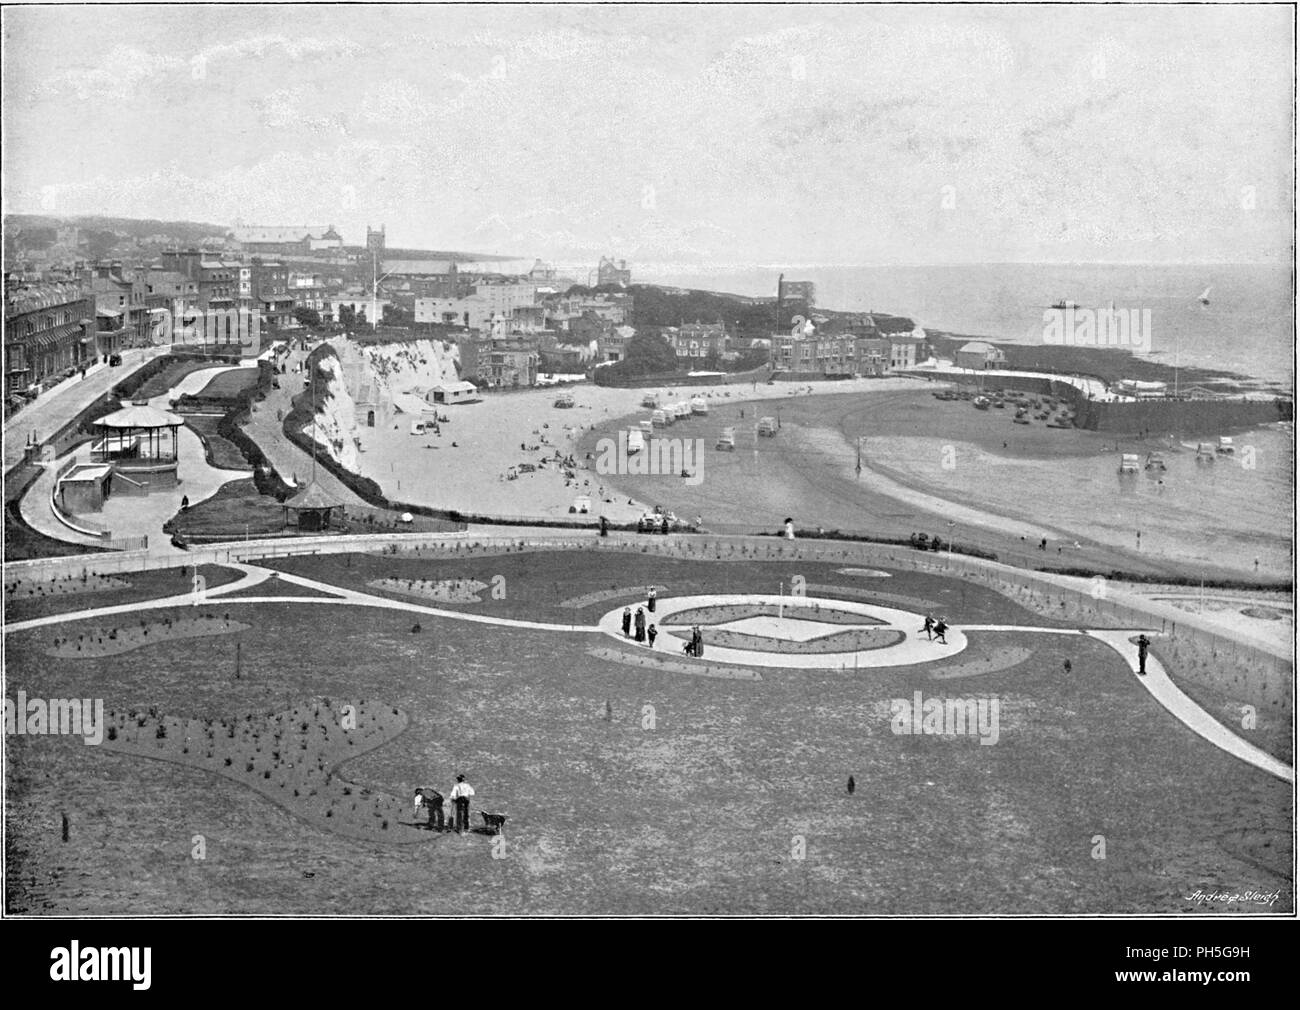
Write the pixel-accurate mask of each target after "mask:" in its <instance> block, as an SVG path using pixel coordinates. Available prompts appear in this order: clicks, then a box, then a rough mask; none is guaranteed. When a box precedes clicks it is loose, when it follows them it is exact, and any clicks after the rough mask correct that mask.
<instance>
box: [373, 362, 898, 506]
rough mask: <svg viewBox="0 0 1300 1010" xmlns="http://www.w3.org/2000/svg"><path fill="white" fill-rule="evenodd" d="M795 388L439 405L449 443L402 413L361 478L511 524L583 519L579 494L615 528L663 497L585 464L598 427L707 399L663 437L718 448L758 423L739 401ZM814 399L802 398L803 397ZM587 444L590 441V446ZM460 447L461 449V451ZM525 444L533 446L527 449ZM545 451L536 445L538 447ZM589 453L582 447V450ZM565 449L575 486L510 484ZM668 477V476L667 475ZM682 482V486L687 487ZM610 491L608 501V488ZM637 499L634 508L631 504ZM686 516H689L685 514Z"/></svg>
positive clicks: (514, 395)
mask: <svg viewBox="0 0 1300 1010" xmlns="http://www.w3.org/2000/svg"><path fill="white" fill-rule="evenodd" d="M916 384H917V383H916V380H909V379H874V380H854V381H849V382H839V383H818V384H817V385H815V386H812V387H811V388H812V390H813V394H812V395H824V394H826V393H830V392H834V393H840V394H843V393H854V394H857V395H861V394H863V393H866V392H868V391H876V392H878V391H883V390H886V389H894V390H898V389H904V388H914V387H915V386H916ZM808 388H810V387H809V386H807V385H804V386H795V385H791V384H789V383H779V384H774V385H771V386H767V385H763V384H762V383H758V384H752V383H750V382H745V383H743V384H742V383H735V384H731V385H724V384H721V383H719V384H718V385H716V386H702V387H697V386H673V387H668V386H665V387H660V388H653V389H648V390H647V389H611V388H605V387H601V386H593V385H588V384H583V385H578V386H572V387H569V388H568V389H567V392H570V393H572V395H573V396H574V399H575V401H576V402H575V406H574V407H572V408H568V409H565V408H559V407H556V406H555V405H554V404H555V399H556V397H557V396H558V395H559V392H560V391H557V390H550V389H533V390H525V391H521V392H510V393H494V394H489V395H488V396H487V397H486V398H485V399H484V400H483V401H482V402H480V403H473V404H461V405H457V406H449V407H443V408H440V410H441V412H442V413H443V414H445V415H446V416H447V417H448V418H450V420H449V422H448V423H446V424H444V425H442V434H441V436H438V435H434V434H432V433H428V434H424V435H412V434H410V428H411V421H412V420H413V418H412V417H411V416H408V415H406V414H398V415H396V416H395V418H394V420H393V421H392V422H390V424H389V425H388V427H387V428H386V429H384V430H380V429H377V428H362V429H360V431H359V434H360V436H361V440H362V442H361V447H362V452H361V454H360V463H361V472H362V474H363V475H364V476H367V477H370V478H372V479H374V480H375V481H377V482H378V483H379V485H380V487H382V488H383V490H384V494H385V495H386V496H388V497H390V498H392V499H395V500H398V501H406V502H413V503H418V504H421V505H429V506H433V507H435V508H445V509H456V510H459V511H462V512H473V513H475V514H479V515H490V516H496V517H502V518H547V519H561V518H570V517H573V518H580V517H578V516H574V515H573V514H571V513H570V512H569V508H570V506H571V505H572V504H573V502H574V499H575V497H577V496H579V495H584V494H587V495H591V497H592V511H591V515H592V516H597V515H602V514H603V515H605V516H607V517H608V518H609V519H610V521H612V522H626V521H629V520H634V519H636V518H637V517H638V516H640V515H641V514H642V513H643V512H644V511H646V509H647V506H649V505H653V504H654V503H656V502H657V501H658V500H659V499H658V497H657V496H656V494H655V493H654V491H653V490H650V489H647V490H646V493H644V494H640V495H629V494H627V493H614V491H613V482H611V481H609V480H607V479H606V477H604V476H602V475H600V474H598V473H596V472H595V469H594V463H595V461H594V460H586V459H585V458H584V457H585V455H586V453H587V452H588V451H589V448H588V446H590V447H591V449H590V451H594V441H595V440H594V438H592V437H591V435H592V431H593V429H598V430H601V431H605V432H607V433H608V434H610V435H614V434H615V433H616V431H617V428H618V425H616V424H615V423H614V422H615V421H616V420H618V419H620V418H623V419H626V421H625V423H624V424H623V427H626V425H627V424H629V423H631V422H632V421H635V420H641V419H645V420H648V419H649V418H650V410H648V409H645V408H641V407H640V403H641V399H642V397H643V396H645V395H646V394H647V393H655V394H657V395H658V396H659V399H660V402H661V403H662V402H676V401H679V400H690V399H691V398H692V397H695V396H699V397H703V398H704V399H705V401H706V402H707V403H708V404H709V406H710V410H711V416H709V417H707V418H703V417H700V418H693V419H692V420H690V421H687V422H683V423H679V424H676V425H674V426H673V427H671V428H668V429H666V430H665V431H664V435H666V436H667V437H690V438H697V437H698V438H704V439H705V441H706V443H707V445H706V448H707V449H708V450H709V451H712V448H713V441H714V440H716V437H717V435H718V433H719V432H720V431H721V429H722V427H724V426H726V425H738V424H744V423H751V422H752V420H753V419H755V415H756V414H761V413H763V412H762V411H758V410H757V408H754V409H747V410H746V421H745V422H741V421H739V420H737V419H736V415H737V414H738V411H739V409H740V407H739V406H738V404H744V403H749V402H750V401H755V400H756V401H764V400H768V401H774V400H783V401H784V400H789V399H790V398H791V395H792V393H794V392H795V391H796V390H806V389H808ZM799 397H802V398H808V397H809V394H808V393H800V394H798V397H796V398H799ZM584 439H585V442H584ZM453 443H455V447H453ZM521 444H524V445H527V446H529V447H530V448H528V449H521V448H520V446H521ZM534 446H536V447H537V448H532V447H534ZM580 447H581V448H580ZM557 449H558V450H559V451H560V452H561V453H563V454H564V455H568V454H570V453H572V454H573V455H574V456H575V461H576V462H577V464H578V469H577V470H576V471H575V473H576V485H575V484H574V483H573V482H569V483H568V485H567V486H566V481H565V477H564V475H563V473H562V472H561V470H560V468H558V467H557V466H556V465H555V464H554V462H551V463H548V464H547V465H546V466H545V467H542V468H540V469H538V470H537V471H536V472H534V473H523V474H520V475H519V477H518V479H516V480H506V479H505V474H506V472H507V470H508V469H509V468H511V467H512V466H516V465H517V464H520V463H531V464H534V465H536V464H537V463H538V462H539V460H541V459H542V458H543V457H551V458H553V457H554V455H555V453H556V451H557ZM661 479H662V480H665V481H667V480H669V478H661ZM678 479H679V478H674V479H673V480H678ZM601 487H604V488H605V490H606V492H607V493H606V495H605V497H606V498H609V499H610V500H609V501H605V500H602V497H601V495H600V494H599V490H600V488H601ZM629 497H631V498H632V504H629V503H628V501H629ZM679 514H681V515H685V513H679Z"/></svg>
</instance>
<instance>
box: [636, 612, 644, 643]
mask: <svg viewBox="0 0 1300 1010" xmlns="http://www.w3.org/2000/svg"><path fill="white" fill-rule="evenodd" d="M635 626H636V634H635V635H634V636H633V637H634V638H635V639H636V640H637V641H638V642H644V641H645V611H644V610H642V609H641V608H640V607H637V608H636V619H635Z"/></svg>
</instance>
